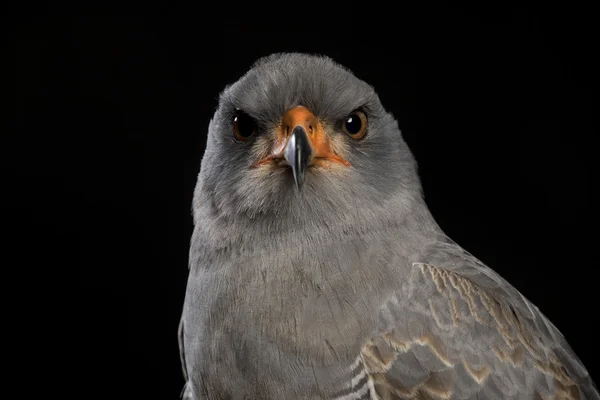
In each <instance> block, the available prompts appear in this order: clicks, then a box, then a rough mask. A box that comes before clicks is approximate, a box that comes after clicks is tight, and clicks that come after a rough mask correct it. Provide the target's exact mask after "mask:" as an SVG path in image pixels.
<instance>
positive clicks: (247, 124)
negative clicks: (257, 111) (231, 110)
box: [233, 111, 256, 141]
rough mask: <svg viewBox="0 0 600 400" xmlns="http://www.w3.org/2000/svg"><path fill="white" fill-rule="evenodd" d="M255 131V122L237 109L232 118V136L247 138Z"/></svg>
mask: <svg viewBox="0 0 600 400" xmlns="http://www.w3.org/2000/svg"><path fill="white" fill-rule="evenodd" d="M254 133H256V122H255V121H254V119H252V117H251V116H249V115H248V114H246V113H245V112H242V111H238V113H237V114H236V115H235V117H234V118H233V136H234V137H235V139H236V140H240V141H244V140H248V139H249V138H250V137H251V136H252V135H254Z"/></svg>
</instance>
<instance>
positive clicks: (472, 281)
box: [361, 243, 600, 400]
mask: <svg viewBox="0 0 600 400" xmlns="http://www.w3.org/2000/svg"><path fill="white" fill-rule="evenodd" d="M439 246H440V247H441V248H435V249H432V250H431V251H430V252H429V254H430V255H431V259H432V260H433V261H434V262H437V264H434V263H433V262H427V263H415V264H413V269H412V271H411V276H410V278H409V279H408V280H407V281H406V283H405V285H404V287H403V289H402V290H401V292H399V293H397V294H396V295H395V296H393V297H391V298H390V299H388V301H387V302H386V304H385V305H384V307H383V308H382V310H381V315H380V319H379V321H380V326H379V329H378V331H377V334H376V335H374V336H373V337H372V338H371V340H369V341H368V342H367V343H366V344H365V346H364V347H363V349H362V352H361V358H362V363H363V364H362V365H363V367H364V369H365V371H366V373H367V375H368V378H369V386H370V388H371V398H372V399H376V398H377V399H381V400H392V399H439V400H442V399H534V398H539V399H573V400H579V399H600V396H599V395H598V391H597V390H596V388H595V386H594V384H593V382H592V381H591V379H590V377H589V375H588V373H587V371H586V370H585V368H584V367H583V365H582V364H581V362H580V361H579V359H578V358H577V357H576V356H575V354H574V353H573V351H572V350H571V349H570V347H569V346H568V344H567V343H566V341H565V340H564V338H563V336H562V335H561V334H560V332H559V331H558V330H557V329H556V327H554V325H552V324H551V323H550V322H549V321H548V320H547V319H546V318H545V317H544V316H543V315H542V313H540V312H539V310H538V309H537V308H536V307H535V306H533V305H532V304H531V303H529V302H528V301H527V299H526V298H525V297H524V296H523V295H521V293H519V292H518V291H517V290H516V289H515V288H514V287H512V286H511V285H509V284H508V283H507V282H506V281H504V280H503V279H502V278H501V277H500V276H499V275H497V274H496V273H495V272H494V271H492V270H491V269H489V268H487V267H486V266H485V265H483V264H481V263H480V262H479V261H478V260H476V259H475V258H474V257H473V256H471V255H470V254H468V253H467V252H465V251H464V250H462V249H461V248H460V247H458V246H457V245H455V244H453V243H448V244H440V245H439ZM448 254H450V257H448Z"/></svg>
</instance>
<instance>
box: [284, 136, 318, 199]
mask: <svg viewBox="0 0 600 400" xmlns="http://www.w3.org/2000/svg"><path fill="white" fill-rule="evenodd" d="M312 155H313V149H312V147H311V145H310V142H309V140H308V134H307V133H306V130H305V129H304V127H303V126H300V125H299V126H296V127H295V128H294V130H293V131H292V134H291V136H290V138H289V139H288V141H287V144H286V145H285V148H284V150H283V157H284V158H285V160H286V161H287V162H288V164H289V165H290V166H291V167H292V172H293V174H294V181H295V182H296V187H297V188H298V189H302V185H303V184H304V180H305V179H306V167H308V165H309V164H310V162H311V161H312Z"/></svg>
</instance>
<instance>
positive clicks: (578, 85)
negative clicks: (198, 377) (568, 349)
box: [11, 6, 600, 399]
mask: <svg viewBox="0 0 600 400" xmlns="http://www.w3.org/2000/svg"><path fill="white" fill-rule="evenodd" d="M365 8H366V7H364V6H362V7H361V8H360V9H356V8H354V9H353V8H349V9H346V10H345V11H343V12H340V13H339V14H333V15H332V17H331V18H316V17H315V18H314V19H311V18H308V17H310V15H311V14H307V16H306V18H305V19H303V20H302V21H304V22H303V23H301V24H292V23H291V22H293V21H292V20H293V18H291V17H290V18H288V19H285V18H284V19H283V20H282V21H279V22H278V23H274V21H273V19H269V18H262V19H260V18H259V17H257V16H249V15H246V14H244V13H243V12H238V13H235V12H232V13H227V14H218V15H217V16H215V17H214V21H213V20H212V19H213V18H210V20H208V21H207V18H206V16H204V17H202V18H199V17H198V14H196V13H194V12H179V13H167V12H164V13H163V14H162V15H161V16H156V17H110V18H109V17H102V18H100V17H79V18H72V19H63V20H61V21H60V22H58V21H52V19H49V18H46V17H44V18H41V17H38V18H26V19H24V20H23V21H22V23H19V24H18V25H16V29H15V31H14V38H15V39H16V40H15V43H16V53H15V54H16V56H15V60H16V77H17V79H16V86H17V87H16V95H17V96H16V98H17V100H16V117H17V119H16V121H17V126H16V132H17V135H16V136H17V137H19V138H20V139H18V140H19V143H20V144H25V145H27V146H28V147H27V148H28V149H29V158H28V159H29V160H34V161H35V162H34V161H32V162H27V163H21V164H20V165H18V166H14V165H13V167H12V169H11V172H13V173H14V172H16V174H14V176H16V177H17V179H15V182H17V183H18V185H19V188H20V190H21V191H22V193H25V194H27V195H29V196H30V197H29V200H25V201H23V202H20V203H19V205H18V208H17V209H18V210H20V211H19V212H21V213H22V216H23V218H22V220H23V221H26V224H27V225H26V229H28V230H31V229H36V228H40V227H43V229H44V232H47V233H48V234H49V237H52V238H53V239H55V240H56V242H57V243H58V242H60V243H62V244H63V245H64V244H65V243H66V244H67V246H66V248H67V250H66V252H65V254H67V255H68V256H69V257H70V258H75V259H76V260H77V261H78V263H79V268H78V273H77V274H76V275H75V278H76V280H77V281H78V288H79V289H80V294H79V296H78V297H77V298H76V300H75V301H74V302H76V303H77V305H78V306H80V307H81V312H79V313H77V316H78V319H79V317H81V318H82V319H83V321H81V322H80V325H79V326H80V327H79V328H78V329H77V330H76V331H75V332H76V333H77V334H75V335H74V336H75V338H74V339H75V340H77V341H78V345H77V346H78V347H77V351H80V352H81V354H82V357H81V358H80V360H79V361H78V363H77V368H75V371H73V374H74V375H73V376H72V379H73V380H76V381H78V382H79V383H83V384H84V385H87V386H88V387H90V388H92V389H90V392H91V393H89V395H91V396H92V397H95V395H98V396H99V397H103V398H111V399H116V398H128V399H130V398H136V399H137V398H140V399H142V398H161V399H167V398H177V396H178V395H179V391H180V390H181V387H182V385H183V379H182V377H181V369H180V366H179V355H178V350H177V335H176V331H177V324H178V321H179V314H180V310H181V306H182V302H183V299H184V292H185V286H186V279H187V252H188V244H189V239H190V235H191V231H192V218H191V212H190V209H191V201H192V191H193V188H194V185H195V182H196V176H197V174H198V171H199V167H200V160H201V157H202V154H203V151H204V145H205V138H206V130H207V126H208V122H209V119H210V118H211V115H212V113H213V112H214V110H215V108H216V106H217V96H218V94H219V92H220V91H221V90H222V89H223V88H224V86H225V85H226V84H229V83H232V82H233V81H235V80H236V79H238V78H239V77H240V76H241V75H242V74H243V73H244V72H245V71H246V70H247V69H248V68H249V67H250V65H251V64H252V63H253V62H254V61H255V60H256V59H257V58H258V57H260V56H264V55H268V54H270V53H273V52H280V51H302V52H310V53H321V54H326V55H329V56H331V57H332V58H334V59H335V60H336V61H338V62H340V63H342V64H344V65H346V66H347V67H349V68H350V69H352V70H353V71H354V73H355V74H356V75H357V76H358V77H360V78H362V79H364V80H366V81H367V82H369V83H370V84H372V85H373V86H374V87H375V89H376V90H377V91H378V93H379V95H380V98H381V100H382V102H383V104H384V105H385V107H386V108H387V109H388V110H389V111H391V112H392V113H393V114H394V115H395V116H396V118H397V119H398V123H399V125H400V128H401V129H402V131H403V134H404V136H405V139H406V141H407V142H408V144H409V146H410V147H411V149H412V150H413V152H414V154H415V156H416V158H417V161H418V163H419V171H420V176H421V178H422V181H423V185H424V191H425V196H426V200H427V203H428V204H429V206H430V208H431V210H432V212H433V214H434V216H435V217H436V218H437V220H438V222H439V223H440V225H441V226H442V228H443V229H444V230H445V231H446V232H447V233H448V234H449V236H451V237H452V238H453V239H454V240H455V241H457V242H458V243H459V244H461V245H462V246H464V247H465V248H466V249H467V250H469V251H470V252H472V253H473V254H475V255H476V256H477V257H479V258H480V259H481V260H483V261H484V262H485V263H486V264H488V265H489V266H491V267H492V268H494V269H495V270H496V271H498V272H499V273H500V274H501V275H503V276H504V277H505V278H506V279H507V280H508V281H509V282H511V283H512V284H513V285H515V286H516V287H517V289H519V290H520V291H521V292H522V293H524V294H525V295H526V296H527V297H528V298H529V299H530V300H532V301H533V302H534V303H535V304H536V305H538V307H539V308H540V309H541V310H542V311H543V312H544V313H545V314H546V315H547V316H548V317H549V318H550V319H551V320H552V321H553V322H554V323H555V324H556V325H557V326H558V328H559V329H560V330H561V331H562V332H563V333H564V335H565V336H566V337H567V339H568V340H569V342H570V343H571V345H572V347H573V348H574V350H575V351H576V352H577V353H578V355H579V356H580V358H581V359H582V360H583V362H584V364H585V365H586V366H587V367H588V369H589V370H590V372H591V373H592V376H593V377H595V379H596V380H598V379H600V364H599V363H598V361H597V356H598V355H599V354H600V352H599V350H598V345H597V341H595V334H594V331H595V330H594V329H593V328H592V327H593V326H595V325H597V324H598V323H600V319H599V317H598V313H597V312H596V307H597V305H598V302H597V300H596V291H597V289H596V283H595V281H594V280H593V279H590V277H591V276H592V274H593V272H594V270H595V269H596V268H597V266H598V264H597V259H596V258H595V257H593V255H594V249H595V247H596V243H597V239H598V235H597V234H596V232H595V229H594V228H593V222H592V215H595V213H596V209H597V203H596V202H595V200H594V198H593V193H592V192H593V190H594V186H595V185H596V183H597V181H598V179H597V178H598V175H597V173H596V171H594V169H595V164H596V161H595V160H594V156H595V147H594V144H593V143H592V142H593V140H594V139H593V137H594V135H596V134H597V133H598V131H597V126H595V125H594V123H595V122H596V121H597V119H596V117H597V112H595V110H594V107H595V106H597V104H595V105H594V104H593V102H594V101H595V100H597V99H594V98H593V95H594V93H596V94H597V92H594V90H595V88H597V76H596V69H597V68H596V67H597V64H594V63H593V60H594V57H593V52H594V50H593V43H594V40H593V31H592V28H593V26H592V25H591V23H592V20H591V17H590V15H589V14H590V12H589V10H588V11H586V10H575V9H571V10H564V9H558V8H557V9H544V8H541V9H539V8H534V7H531V8H510V7H507V8H505V9H495V10H488V9H486V10H483V9H467V8H453V7H439V8H431V9H423V10H418V11H417V10H415V11H413V10H405V11H403V12H396V13H391V12H386V11H385V10H382V11H381V12H380V13H379V15H377V13H376V12H373V11H372V10H368V9H366V10H365ZM219 19H220V20H221V22H223V20H225V22H226V23H225V22H223V23H218V22H219ZM285 21H288V22H290V23H289V24H287V23H284V22H285ZM224 24H225V26H224ZM65 38H66V39H67V40H64V39H65ZM65 43H66V44H67V48H66V49H65V48H64V46H63V45H64V44H65ZM59 48H60V50H59ZM50 131H51V132H53V134H52V135H48V133H49V132H50ZM33 140H35V141H36V142H35V144H36V146H34V145H33V144H32V141H33ZM33 181H35V189H34V188H33V185H32V184H31V182H33ZM38 190H42V192H43V193H45V195H44V196H45V198H44V199H43V200H44V201H45V202H46V204H47V205H48V207H49V208H50V209H52V210H53V211H54V213H53V214H52V213H51V214H49V215H48V216H46V217H45V218H44V219H43V220H41V219H39V218H36V217H35V215H34V214H33V213H32V210H33V209H34V208H35V207H36V206H37V204H38V201H39V200H40V199H39V191H38ZM34 194H35V195H36V196H38V197H35V200H32V198H33V197H31V196H34ZM50 249H54V247H53V246H50V245H47V249H46V250H50ZM54 253H55V252H52V251H51V252H50V253H48V254H50V255H53V254H54ZM78 323H79V321H78ZM79 341H81V343H80V344H79ZM79 375H81V377H79ZM82 397H83V396H82ZM85 397H89V396H85Z"/></svg>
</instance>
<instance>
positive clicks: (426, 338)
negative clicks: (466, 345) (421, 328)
mask: <svg viewBox="0 0 600 400" xmlns="http://www.w3.org/2000/svg"><path fill="white" fill-rule="evenodd" d="M416 342H417V343H418V344H421V345H427V346H428V347H429V348H430V349H431V350H432V351H433V353H434V354H435V355H436V357H437V358H439V359H440V360H441V361H442V362H443V363H444V364H445V365H446V366H448V367H451V366H452V365H453V364H452V362H451V361H450V357H448V351H447V349H446V347H445V346H444V345H443V344H442V342H440V341H439V340H437V338H435V337H434V336H433V335H432V334H431V333H429V332H425V334H423V336H421V337H420V338H418V339H417V340H416Z"/></svg>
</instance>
